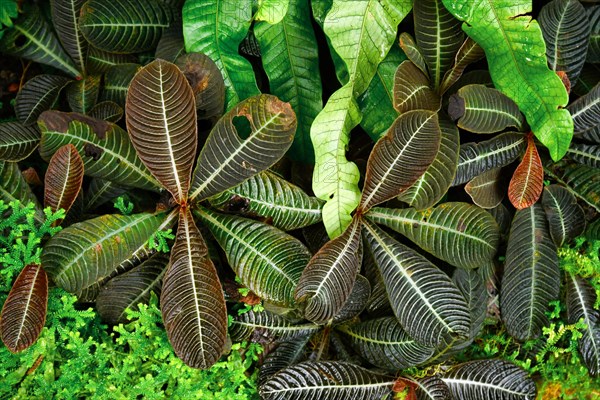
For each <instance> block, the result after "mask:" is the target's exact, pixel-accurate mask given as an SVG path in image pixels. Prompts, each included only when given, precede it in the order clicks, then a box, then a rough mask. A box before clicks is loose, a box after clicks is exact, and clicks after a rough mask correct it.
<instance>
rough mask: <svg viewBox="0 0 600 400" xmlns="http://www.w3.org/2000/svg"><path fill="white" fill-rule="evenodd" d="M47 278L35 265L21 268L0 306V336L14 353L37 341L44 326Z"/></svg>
mask: <svg viewBox="0 0 600 400" xmlns="http://www.w3.org/2000/svg"><path fill="white" fill-rule="evenodd" d="M47 307H48V277H47V276H46V272H45V271H44V270H43V269H42V267H41V266H40V265H38V264H29V265H27V266H25V268H23V270H22V271H21V273H20V274H19V276H17V279H16V280H15V282H14V283H13V286H12V289H11V290H10V292H9V293H8V297H7V299H6V301H5V302H4V305H3V306H2V314H1V318H0V336H1V337H2V342H4V344H5V345H6V347H8V349H9V350H10V351H11V352H13V353H16V352H18V351H21V350H24V349H26V348H28V347H29V346H31V345H32V344H33V343H35V341H36V340H37V338H38V336H39V335H40V333H41V332H42V328H44V323H45V322H46V309H47Z"/></svg>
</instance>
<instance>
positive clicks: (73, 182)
mask: <svg viewBox="0 0 600 400" xmlns="http://www.w3.org/2000/svg"><path fill="white" fill-rule="evenodd" d="M82 183H83V160H82V159H81V157H80V156H79V153H78V152H77V149H76V148H75V146H73V145H72V144H67V145H64V146H62V147H61V148H59V149H58V150H57V151H56V153H54V155H53V156H52V158H51V159H50V163H49V165H48V170H47V171H46V178H45V179H44V207H50V209H51V210H52V212H56V211H58V210H60V209H61V208H62V209H63V210H65V213H66V212H68V211H69V209H70V208H71V206H72V205H73V202H74V201H75V199H76V198H77V195H78V194H79V191H80V190H81V184H82Z"/></svg>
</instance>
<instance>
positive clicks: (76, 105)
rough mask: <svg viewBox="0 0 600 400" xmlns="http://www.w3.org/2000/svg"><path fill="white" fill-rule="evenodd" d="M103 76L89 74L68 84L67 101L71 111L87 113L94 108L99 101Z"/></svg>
mask: <svg viewBox="0 0 600 400" xmlns="http://www.w3.org/2000/svg"><path fill="white" fill-rule="evenodd" d="M101 78H102V77H101V76H100V75H88V76H87V77H86V78H84V79H81V80H79V81H76V82H71V83H70V84H69V86H67V90H66V93H67V101H68V102H69V107H71V111H74V112H78V113H82V114H87V113H89V112H90V111H91V110H92V108H93V107H94V106H95V105H96V102H97V101H98V94H99V93H100V79H101Z"/></svg>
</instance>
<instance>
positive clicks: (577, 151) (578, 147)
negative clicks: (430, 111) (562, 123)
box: [567, 143, 600, 168]
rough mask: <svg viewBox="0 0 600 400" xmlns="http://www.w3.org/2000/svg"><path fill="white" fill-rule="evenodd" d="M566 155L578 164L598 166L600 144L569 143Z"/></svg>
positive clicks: (599, 166) (599, 164)
mask: <svg viewBox="0 0 600 400" xmlns="http://www.w3.org/2000/svg"><path fill="white" fill-rule="evenodd" d="M567 157H569V158H570V159H571V160H573V161H575V162H577V163H579V164H583V165H587V166H589V167H593V168H600V145H593V144H583V143H571V147H569V150H567Z"/></svg>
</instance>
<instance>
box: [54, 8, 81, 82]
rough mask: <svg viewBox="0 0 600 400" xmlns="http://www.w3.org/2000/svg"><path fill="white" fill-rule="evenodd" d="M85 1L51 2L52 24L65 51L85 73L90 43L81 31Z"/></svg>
mask: <svg viewBox="0 0 600 400" xmlns="http://www.w3.org/2000/svg"><path fill="white" fill-rule="evenodd" d="M83 3H85V0H51V1H50V5H51V7H52V22H53V24H54V25H53V26H54V29H56V33H57V35H58V38H59V39H60V42H61V43H62V45H63V47H64V49H65V51H66V52H67V53H68V54H69V56H71V59H72V60H73V61H75V64H76V65H77V68H78V69H79V71H81V72H85V69H86V66H85V59H86V57H87V49H88V42H87V41H86V40H85V38H84V37H83V35H82V33H81V31H80V30H79V27H78V23H79V14H80V11H81V6H83Z"/></svg>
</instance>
